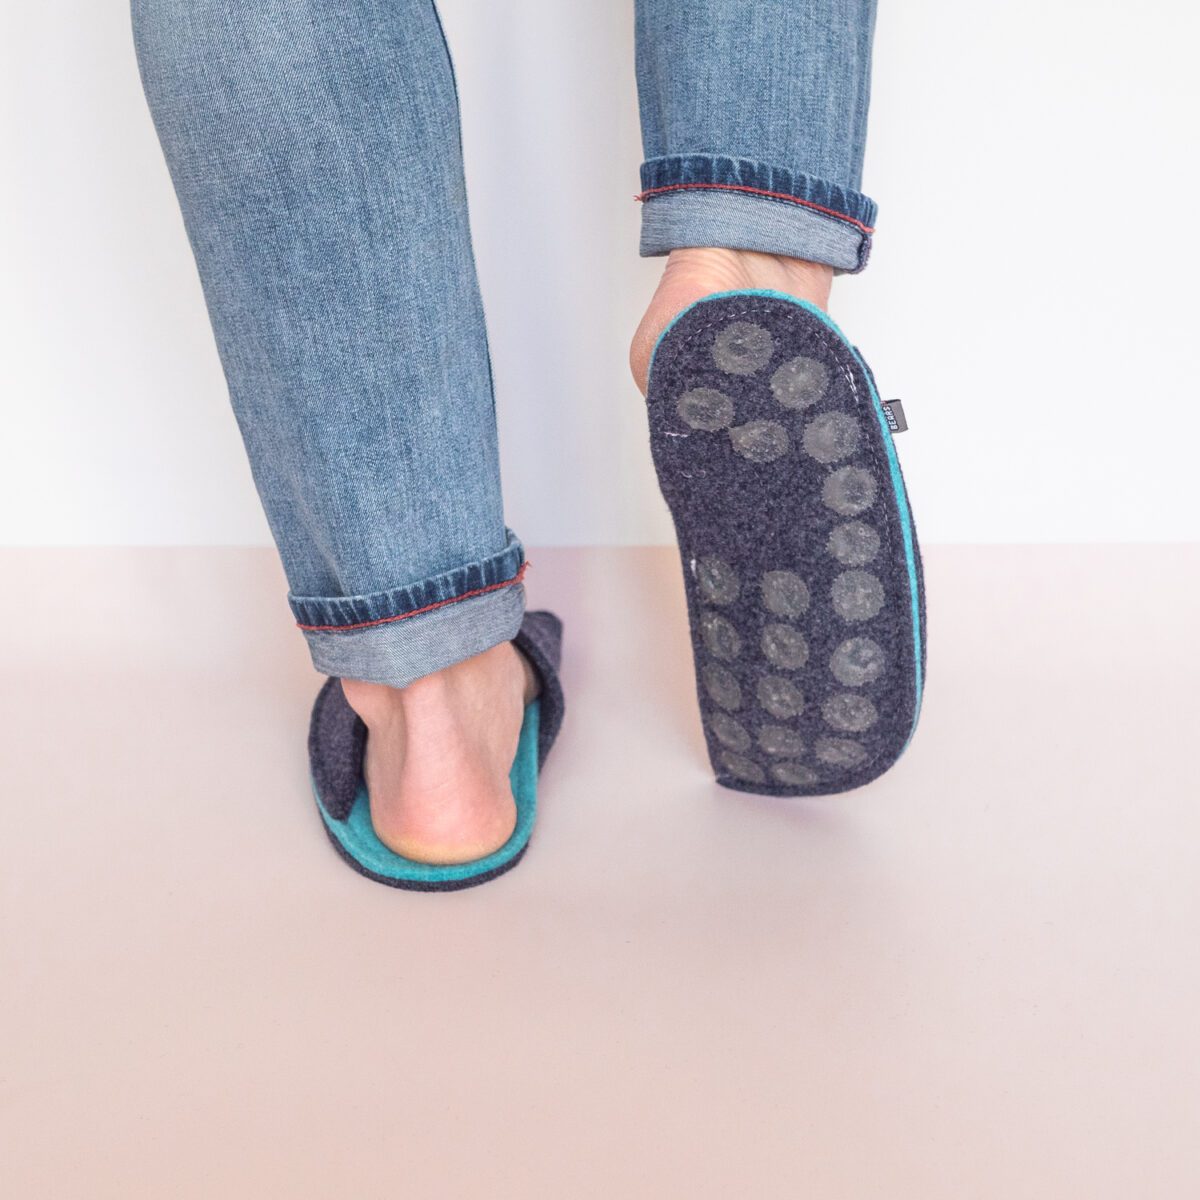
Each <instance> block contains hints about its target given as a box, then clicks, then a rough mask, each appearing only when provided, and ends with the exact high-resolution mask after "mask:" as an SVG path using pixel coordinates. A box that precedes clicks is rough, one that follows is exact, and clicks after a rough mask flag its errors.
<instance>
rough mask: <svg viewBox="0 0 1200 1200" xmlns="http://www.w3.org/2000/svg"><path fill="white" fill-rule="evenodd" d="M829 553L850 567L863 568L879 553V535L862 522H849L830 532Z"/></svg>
mask: <svg viewBox="0 0 1200 1200" xmlns="http://www.w3.org/2000/svg"><path fill="white" fill-rule="evenodd" d="M828 545H829V553H830V554H832V555H833V557H834V558H836V559H837V560H838V562H840V563H845V565H846V566H848V567H861V566H864V565H865V564H866V563H869V562H870V561H871V559H873V558H874V557H875V555H876V554H878V553H879V534H877V533H876V532H875V530H874V529H872V528H871V526H870V525H865V524H864V523H863V522H862V521H848V522H847V523H846V524H845V525H838V526H836V527H835V528H834V529H831V530H830V531H829V542H828Z"/></svg>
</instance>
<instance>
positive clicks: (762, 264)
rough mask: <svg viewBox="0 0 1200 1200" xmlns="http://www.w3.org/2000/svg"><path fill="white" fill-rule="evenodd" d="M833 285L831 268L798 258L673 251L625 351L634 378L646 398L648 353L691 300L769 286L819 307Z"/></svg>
mask: <svg viewBox="0 0 1200 1200" xmlns="http://www.w3.org/2000/svg"><path fill="white" fill-rule="evenodd" d="M832 285H833V268H832V267H827V266H825V265H824V264H823V263H814V262H806V261H805V260H804V259H802V258H782V257H779V256H777V255H773V254H760V253H759V252H758V251H757V250H722V249H711V248H707V249H701V248H695V249H693V248H687V249H683V250H672V251H671V253H670V254H669V255H668V256H667V266H666V269H665V270H664V272H663V277H662V279H661V280H660V281H659V284H658V290H657V291H656V292H655V293H654V297H653V299H652V300H651V301H650V307H649V308H647V309H646V315H645V316H644V317H643V318H642V323H641V324H640V325H639V326H638V329H637V332H636V333H635V334H634V335H633V345H632V346H631V347H630V350H629V367H630V370H631V371H633V378H634V379H635V380H636V381H637V385H638V387H639V388H640V389H641V392H642V395H643V396H644V395H645V394H646V384H647V377H648V375H649V372H650V356H651V355H652V354H653V353H654V345H655V343H656V342H657V341H658V338H659V335H660V334H661V333H662V331H663V330H664V329H666V327H667V326H668V325H669V324H670V323H671V322H672V321H673V320H674V319H675V317H676V316H678V315H679V313H681V312H682V311H683V310H684V309H685V308H687V306H688V305H689V304H694V303H695V302H696V301H697V300H702V299H703V298H704V297H705V296H710V295H712V293H713V292H729V291H739V290H741V289H742V288H771V289H772V290H773V291H777V292H786V293H787V294H788V295H789V296H795V297H796V298H797V299H799V300H808V301H809V302H810V303H812V304H815V305H816V306H817V307H818V308H822V309H823V308H825V307H826V306H827V305H828V304H829V289H830V287H831V286H832Z"/></svg>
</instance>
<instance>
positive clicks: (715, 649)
mask: <svg viewBox="0 0 1200 1200" xmlns="http://www.w3.org/2000/svg"><path fill="white" fill-rule="evenodd" d="M700 637H701V638H702V639H703V641H704V644H705V645H706V646H707V647H708V650H709V653H710V654H711V655H712V656H713V658H720V659H724V660H725V661H726V662H728V661H729V659H731V658H736V657H737V656H738V654H739V653H740V652H741V649H742V638H741V635H740V634H739V633H738V631H737V630H736V629H734V627H733V626H732V625H731V624H730V623H729V622H728V621H727V620H726V619H725V618H724V617H723V616H721V614H720V613H715V612H706V613H704V614H703V615H702V616H701V618H700Z"/></svg>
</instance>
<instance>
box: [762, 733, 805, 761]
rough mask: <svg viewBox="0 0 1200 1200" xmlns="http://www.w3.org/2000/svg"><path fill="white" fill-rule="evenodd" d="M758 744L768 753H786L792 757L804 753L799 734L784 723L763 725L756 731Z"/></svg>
mask: <svg viewBox="0 0 1200 1200" xmlns="http://www.w3.org/2000/svg"><path fill="white" fill-rule="evenodd" d="M758 744H759V746H761V747H762V749H763V750H765V751H766V752H767V753H768V754H787V755H789V756H791V757H793V758H794V757H795V756H796V755H797V754H803V753H804V742H803V741H801V739H800V735H799V734H798V733H797V732H796V731H795V730H794V729H789V728H788V727H787V726H786V725H764V726H763V727H762V728H761V729H760V730H759V731H758Z"/></svg>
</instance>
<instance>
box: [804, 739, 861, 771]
mask: <svg viewBox="0 0 1200 1200" xmlns="http://www.w3.org/2000/svg"><path fill="white" fill-rule="evenodd" d="M816 752H817V758H819V759H820V760H821V762H823V763H826V764H827V765H829V766H831V767H857V766H858V764H859V763H861V762H863V761H864V760H865V759H866V757H867V752H866V750H864V749H863V748H862V746H860V745H859V744H858V743H857V742H852V741H849V740H848V739H847V738H821V739H820V741H818V742H817V747H816Z"/></svg>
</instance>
